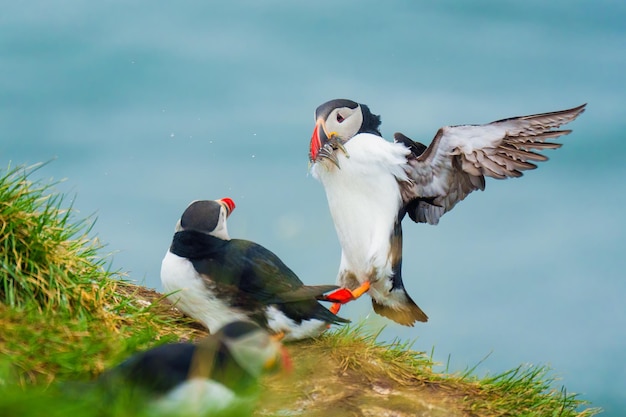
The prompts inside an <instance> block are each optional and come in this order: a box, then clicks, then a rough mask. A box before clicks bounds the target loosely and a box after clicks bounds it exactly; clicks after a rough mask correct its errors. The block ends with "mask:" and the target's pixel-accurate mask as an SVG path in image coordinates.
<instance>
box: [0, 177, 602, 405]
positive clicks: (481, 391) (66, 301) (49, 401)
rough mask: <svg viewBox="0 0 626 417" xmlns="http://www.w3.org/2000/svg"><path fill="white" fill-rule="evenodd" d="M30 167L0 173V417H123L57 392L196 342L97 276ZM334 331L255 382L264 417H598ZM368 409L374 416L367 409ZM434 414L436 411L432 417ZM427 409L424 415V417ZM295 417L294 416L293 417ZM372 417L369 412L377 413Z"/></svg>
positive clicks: (537, 383)
mask: <svg viewBox="0 0 626 417" xmlns="http://www.w3.org/2000/svg"><path fill="white" fill-rule="evenodd" d="M39 168H41V165H37V166H32V167H27V168H24V167H8V168H7V169H6V170H3V171H2V172H0V329H2V331H1V332H0V415H1V416H3V417H10V416H16V417H17V416H20V417H28V416H42V415H47V416H57V415H58V416H61V415H63V416H67V415H77V416H84V417H90V416H130V415H140V414H141V410H140V409H138V404H137V403H135V402H132V401H129V400H128V399H125V398H123V397H121V398H120V399H117V400H116V401H103V399H102V398H100V397H99V396H97V395H95V394H93V393H92V392H85V393H82V392H81V394H80V395H76V393H75V392H71V390H70V392H68V391H67V390H65V389H62V387H63V386H65V385H63V384H67V381H89V380H92V379H93V378H94V377H95V376H96V375H98V374H99V373H100V372H102V370H103V369H106V368H107V367H110V366H113V365H114V364H116V363H118V362H120V361H121V360H122V359H123V358H124V357H126V356H128V355H129V354H131V353H133V352H136V351H138V350H141V349H145V348H148V347H150V346H154V345H156V344H160V343H165V342H168V341H174V340H181V339H194V338H197V337H200V336H202V335H204V334H205V332H204V331H203V330H202V329H201V328H199V327H198V326H197V324H194V323H193V321H191V320H190V319H188V318H185V317H183V316H182V315H181V314H180V313H179V312H177V310H175V309H173V308H172V307H171V305H169V304H168V303H167V302H166V301H164V300H163V297H162V296H161V295H160V294H158V293H155V292H153V291H149V290H147V289H145V288H143V287H140V286H136V285H133V284H131V283H128V282H126V281H124V275H123V274H122V273H120V272H117V271H111V270H110V269H109V268H108V260H107V257H106V256H102V255H101V253H102V252H103V247H102V245H101V244H100V243H99V242H98V240H97V239H96V238H94V237H90V233H91V232H92V229H93V227H94V221H93V220H90V219H83V220H76V219H75V218H74V212H73V211H72V208H71V207H72V205H71V203H70V204H68V206H69V207H65V203H66V201H65V198H64V197H63V196H62V195H59V194H57V193H55V192H54V186H55V185H56V183H54V182H41V181H37V180H31V178H32V177H33V176H34V174H35V173H37V172H38V169H39ZM377 336H378V334H377V333H368V332H367V331H365V330H364V329H363V328H361V327H359V326H356V327H350V326H345V327H344V328H340V329H337V330H334V331H332V332H329V333H327V334H326V335H324V336H322V337H320V338H318V339H315V340H309V341H303V342H299V343H293V344H291V345H289V347H288V348H289V350H290V352H291V354H292V356H293V359H294V363H295V364H296V370H295V371H294V372H293V373H292V374H290V375H283V374H279V375H275V376H272V377H270V378H268V379H267V380H264V386H265V394H264V395H263V397H262V398H261V402H260V405H259V407H260V410H261V411H260V412H262V413H263V415H285V410H287V411H289V410H291V411H294V410H295V411H298V412H300V411H302V410H304V411H302V413H301V415H303V416H317V415H320V416H322V415H337V416H341V415H359V413H361V414H363V409H364V408H365V409H367V410H379V408H380V407H382V406H384V407H387V408H388V409H390V410H393V411H394V412H395V413H396V414H395V415H414V414H415V413H416V410H417V409H418V408H419V407H422V406H423V404H424V403H428V404H429V407H431V408H429V410H431V411H429V413H431V414H430V415H437V414H436V413H435V411H436V410H437V409H439V408H441V409H442V410H444V411H443V413H444V414H442V415H448V414H450V415H463V416H563V417H573V416H577V417H583V416H591V415H593V414H595V413H597V412H598V410H597V409H593V408H585V402H584V401H582V400H581V399H579V398H578V397H577V396H576V395H573V394H570V393H567V392H566V391H565V389H564V388H555V387H556V386H557V385H556V383H555V381H554V379H553V378H552V377H551V374H550V370H549V369H547V368H545V367H543V366H539V367H525V366H520V367H517V368H515V369H513V370H510V371H508V372H505V373H502V374H500V375H495V376H488V377H484V378H477V377H475V376H473V374H472V372H471V369H470V370H469V371H468V372H466V373H459V374H449V373H447V372H438V371H435V370H434V369H435V368H436V366H435V364H434V363H433V361H432V358H431V357H430V356H429V355H426V354H424V353H421V352H416V351H414V350H413V349H412V348H411V346H412V344H411V343H409V342H405V341H400V340H397V341H394V342H392V343H379V342H377V340H376V339H377ZM377 407H378V408H377ZM438 407H439V408H438ZM432 410H435V411H432ZM295 411H294V412H295ZM379 411H380V410H379Z"/></svg>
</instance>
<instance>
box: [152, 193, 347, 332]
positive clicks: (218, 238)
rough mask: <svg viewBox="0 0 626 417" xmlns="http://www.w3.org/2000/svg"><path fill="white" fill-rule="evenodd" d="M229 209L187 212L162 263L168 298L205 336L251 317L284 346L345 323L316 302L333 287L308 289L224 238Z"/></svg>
mask: <svg viewBox="0 0 626 417" xmlns="http://www.w3.org/2000/svg"><path fill="white" fill-rule="evenodd" d="M234 209H235V203H234V202H233V200H231V199H230V198H222V199H220V200H201V201H194V202H192V203H191V204H190V205H189V206H188V207H187V209H186V210H185V212H184V213H183V215H182V217H181V218H180V220H179V221H178V223H177V225H176V233H175V234H174V238H173V240H172V245H171V246H170V248H169V250H168V251H167V253H166V255H165V258H164V259H163V263H162V265H161V283H162V284H163V288H164V290H165V292H166V293H170V294H169V295H168V298H169V299H170V301H172V302H173V303H174V304H175V305H176V307H178V308H179V309H180V310H182V311H183V312H184V313H186V314H188V315H189V316H191V317H193V318H195V319H196V320H199V321H200V322H202V323H204V325H205V326H206V327H207V328H208V329H209V331H210V332H211V333H213V332H215V331H216V330H217V329H219V328H220V327H221V326H222V325H224V324H225V323H227V322H229V321H232V320H251V321H254V322H256V323H258V324H259V325H261V326H262V327H264V328H266V329H268V330H269V331H270V332H272V333H276V334H283V336H284V338H285V341H289V340H298V339H303V338H307V337H315V336H318V335H319V334H320V333H321V332H323V331H324V330H325V329H326V328H328V325H329V324H338V323H347V322H348V320H345V319H343V318H340V317H338V316H336V315H335V314H334V313H332V312H330V311H329V310H327V309H326V308H325V307H324V306H322V305H321V304H320V303H319V302H318V300H324V299H325V297H324V293H327V292H329V291H332V290H335V289H337V288H338V287H337V286H336V285H318V286H306V285H304V284H303V283H302V281H300V279H299V278H298V277H297V275H296V274H295V273H294V272H293V271H292V270H291V269H289V268H288V267H287V266H286V265H285V264H284V263H283V262H282V261H281V260H280V259H279V258H278V257H277V256H276V255H275V254H274V253H272V252H270V251H269V250H267V249H265V248H264V247H263V246H261V245H258V244H256V243H254V242H250V241H248V240H241V239H231V238H230V237H229V236H228V230H227V228H226V219H227V218H228V216H229V215H230V214H231V213H232V211H233V210H234Z"/></svg>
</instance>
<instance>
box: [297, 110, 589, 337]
mask: <svg viewBox="0 0 626 417" xmlns="http://www.w3.org/2000/svg"><path fill="white" fill-rule="evenodd" d="M584 110H585V105H584V104H583V105H581V106H578V107H575V108H572V109H568V110H561V111H556V112H550V113H542V114H536V115H531V116H522V117H512V118H509V119H503V120H498V121H495V122H492V123H488V124H484V125H459V126H446V127H442V128H441V129H439V130H438V131H437V134H436V135H435V137H434V139H433V140H432V142H431V144H430V145H429V146H425V145H423V144H421V143H419V142H415V141H413V140H411V139H409V138H408V137H406V136H404V135H403V134H401V133H396V134H395V135H394V139H395V140H394V141H393V142H391V141H388V140H385V139H384V138H383V137H382V135H381V133H380V130H379V126H380V117H379V116H377V115H375V114H373V113H372V112H371V111H370V110H369V108H368V107H367V106H366V105H364V104H359V103H357V102H354V101H352V100H345V99H337V100H331V101H329V102H326V103H324V104H322V105H321V106H319V107H318V108H317V110H316V111H315V119H316V125H315V129H314V131H313V136H312V138H311V143H310V150H309V159H310V161H311V163H312V167H311V171H312V174H313V176H314V177H315V178H317V179H318V180H319V181H321V183H322V185H323V186H324V189H325V191H326V196H327V199H328V205H329V208H330V213H331V216H332V218H333V221H334V224H335V229H336V231H337V235H338V237H339V242H340V244H341V248H342V255H341V263H340V266H339V273H338V278H337V280H338V284H339V285H340V286H341V287H345V288H347V289H348V290H346V289H340V290H337V292H336V293H335V294H331V297H332V298H334V299H337V300H340V302H341V300H343V301H348V300H350V299H355V298H357V297H359V296H361V295H362V294H364V293H368V294H369V295H370V296H371V298H372V304H373V308H374V311H375V312H376V313H378V314H380V315H382V316H384V317H387V318H389V319H391V320H393V321H395V322H397V323H400V324H403V325H407V326H413V325H414V323H415V322H416V321H421V322H425V321H427V320H428V317H427V316H426V314H425V313H424V312H423V311H422V310H421V309H420V308H419V307H418V306H417V304H416V303H415V302H414V301H413V300H412V299H411V297H410V296H409V294H408V293H407V292H406V290H405V288H404V285H403V282H402V271H401V267H402V226H401V222H402V219H403V218H404V217H405V215H406V214H408V215H409V217H410V218H411V219H412V220H413V221H414V222H417V223H428V224H433V225H434V224H437V223H438V222H439V219H440V218H441V216H443V215H444V214H445V213H447V212H448V211H450V210H452V208H453V207H454V206H455V205H456V204H457V203H458V202H459V201H461V200H463V199H464V198H465V197H467V195H468V194H469V193H471V192H472V191H474V190H484V188H485V177H492V178H497V179H505V178H509V177H520V176H522V171H525V170H529V169H534V168H536V165H535V162H541V161H545V160H547V159H548V158H547V157H546V156H544V155H542V154H541V153H540V152H541V151H543V150H545V149H556V148H559V147H560V146H561V145H560V144H558V143H553V142H551V140H553V139H556V138H558V137H559V136H562V135H566V134H568V133H570V132H571V131H570V130H559V127H560V126H562V125H564V124H566V123H569V122H571V121H573V120H574V119H576V117H578V116H579V115H580V114H581V113H582V112H583V111H584ZM339 307H340V303H339V302H338V303H336V304H335V305H334V306H333V308H331V310H333V311H335V312H337V311H338V310H339Z"/></svg>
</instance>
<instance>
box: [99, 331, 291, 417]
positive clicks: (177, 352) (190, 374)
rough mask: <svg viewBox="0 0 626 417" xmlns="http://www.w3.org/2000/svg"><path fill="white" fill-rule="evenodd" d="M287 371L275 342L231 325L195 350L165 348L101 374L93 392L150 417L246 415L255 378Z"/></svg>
mask: <svg viewBox="0 0 626 417" xmlns="http://www.w3.org/2000/svg"><path fill="white" fill-rule="evenodd" d="M290 367H291V362H290V359H289V356H288V355H287V353H286V350H285V348H284V347H282V345H281V344H280V343H279V342H278V340H276V338H274V337H270V335H269V334H268V333H267V332H266V331H265V330H263V329H261V328H260V327H259V326H258V325H256V324H254V323H250V322H242V321H235V322H231V323H229V324H227V325H226V326H224V327H223V328H221V329H220V330H219V331H218V332H217V333H216V334H214V335H210V336H208V337H206V338H205V339H202V340H201V341H199V342H198V343H197V344H193V343H172V344H165V345H161V346H158V347H156V348H153V349H150V350H148V351H145V352H141V353H138V354H136V355H134V356H131V357H130V358H129V359H127V360H125V361H124V362H122V363H121V364H120V365H118V366H116V367H115V368H113V369H111V370H109V371H106V372H104V373H103V374H102V375H101V376H100V377H99V378H98V381H97V386H98V387H99V388H100V389H101V390H103V391H104V392H105V393H107V394H108V395H115V396H118V395H121V396H123V397H122V398H125V399H128V400H129V401H132V403H133V404H135V406H137V407H141V406H143V405H144V403H142V402H141V401H142V400H145V401H147V403H148V404H147V407H148V410H149V411H151V413H150V415H183V414H184V415H192V416H206V415H223V413H224V412H228V413H233V414H232V415H245V414H250V413H251V411H252V408H253V406H254V403H255V400H256V394H257V391H258V388H259V386H258V379H259V377H260V376H261V375H262V374H264V373H269V372H273V371H278V370H281V369H283V370H290ZM228 415H231V414H228Z"/></svg>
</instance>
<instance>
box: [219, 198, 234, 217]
mask: <svg viewBox="0 0 626 417" xmlns="http://www.w3.org/2000/svg"><path fill="white" fill-rule="evenodd" d="M219 201H221V202H222V203H224V204H226V208H227V209H228V213H227V215H228V216H230V213H232V212H233V210H235V202H234V201H233V200H232V199H231V198H228V197H225V198H221V199H220V200H219Z"/></svg>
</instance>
